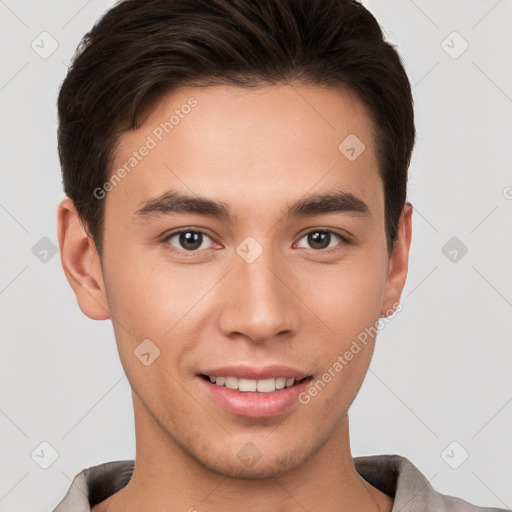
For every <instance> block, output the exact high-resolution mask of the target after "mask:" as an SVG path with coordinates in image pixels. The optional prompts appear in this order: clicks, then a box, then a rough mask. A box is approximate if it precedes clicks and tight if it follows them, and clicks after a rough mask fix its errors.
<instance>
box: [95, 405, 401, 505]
mask: <svg viewBox="0 0 512 512" xmlns="http://www.w3.org/2000/svg"><path fill="white" fill-rule="evenodd" d="M134 412H135V429H136V440H137V446H136V448H137V452H136V453H137V455H136V458H135V468H134V472H133V475H132V478H131V480H130V482H129V483H128V484H127V485H126V486H125V487H124V488H123V489H121V490H120V491H118V492H117V493H115V494H114V495H112V496H110V497H109V498H107V499H106V500H105V501H103V502H102V503H100V504H98V505H96V506H94V507H93V509H92V511H93V512H121V511H123V512H136V511H140V510H152V511H153V512H164V511H165V512H174V511H188V512H202V511H206V510H207V511H208V512H221V511H222V512H235V511H237V512H238V511H239V510H246V511H255V512H256V511H261V510H265V511H267V512H292V511H293V512H295V511H299V510H300V511H303V510H307V511H308V512H320V511H325V510H336V511H337V512H345V511H346V512H348V511H349V510H350V511H354V510H357V511H361V512H362V511H368V512H370V511H371V512H377V511H381V512H389V511H390V510H391V508H392V503H393V501H392V499H391V498H390V497H389V496H387V495H385V494H384V493H382V492H380V491H379V490H378V489H376V488H374V487H372V486H371V485H370V484H368V482H366V481H365V480H364V479H363V478H362V477H361V476H360V475H359V474H358V473H357V471H356V469H355V467H354V463H353V459H352V456H351V453H350V443H349V429H348V417H347V416H345V417H344V418H343V420H342V421H341V422H340V424H339V425H338V427H337V428H336V429H335V431H334V432H333V433H332V435H331V437H330V438H329V439H328V440H327V441H326V443H325V444H324V445H323V446H322V447H321V448H320V450H318V451H317V452H316V453H313V454H312V455H311V456H310V457H309V458H308V459H306V461H305V462H304V463H303V464H301V465H299V466H298V467H296V468H295V469H293V470H291V471H288V472H285V473H283V474H280V475H279V476H277V477H269V478H259V479H248V478H245V479H244V478H233V477H230V476H225V475H223V474H220V473H216V472H214V471H212V470H211V469H209V468H207V467H205V466H204V465H202V464H201V462H200V461H198V460H195V459H194V458H192V457H191V456H190V455H189V454H188V453H186V452H185V451H184V450H183V449H182V448H181V447H180V446H178V445H177V444H176V443H175V442H174V441H173V439H171V438H170V437H169V436H168V435H167V434H166V433H164V432H163V430H162V429H161V428H160V426H159V425H158V424H157V423H156V422H155V421H154V419H153V418H152V417H151V416H150V415H149V414H148V413H147V410H146V409H145V408H144V406H143V404H142V403H141V402H140V401H139V400H138V399H137V397H136V395H134Z"/></svg>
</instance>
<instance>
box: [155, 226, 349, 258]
mask: <svg viewBox="0 0 512 512" xmlns="http://www.w3.org/2000/svg"><path fill="white" fill-rule="evenodd" d="M181 233H199V234H201V235H204V236H207V237H208V238H210V239H212V237H211V236H210V235H208V233H206V232H205V231H201V230H200V229H179V230H177V231H173V232H172V233H169V234H168V235H166V236H165V238H164V239H163V243H164V244H166V245H167V246H168V245H171V244H170V242H169V240H170V239H171V238H172V237H174V236H176V235H180V234H181ZM311 233H329V234H330V235H334V236H335V237H338V238H339V239H340V241H341V242H342V243H341V245H348V244H350V243H351V242H350V240H349V239H348V238H347V237H345V236H343V235H341V234H340V233H338V232H337V231H333V230H332V229H327V228H326V229H321V228H316V229H312V230H310V231H308V232H306V233H304V234H303V235H302V236H301V237H300V238H299V241H300V240H302V239H303V238H304V237H306V236H308V235H310V234H311ZM338 245H340V244H338ZM172 247H173V248H172V249H170V250H175V251H177V252H180V253H183V254H185V256H186V257H191V258H193V257H195V256H196V255H197V254H199V253H201V252H202V251H206V250H207V249H196V250H193V251H186V250H184V249H178V248H176V247H174V246H172ZM300 249H304V248H303V247H301V248H300ZM340 249H341V248H340V247H338V246H335V247H331V248H329V249H311V250H312V251H314V252H315V253H331V252H335V251H338V250H340Z"/></svg>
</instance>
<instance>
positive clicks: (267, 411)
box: [198, 376, 312, 418]
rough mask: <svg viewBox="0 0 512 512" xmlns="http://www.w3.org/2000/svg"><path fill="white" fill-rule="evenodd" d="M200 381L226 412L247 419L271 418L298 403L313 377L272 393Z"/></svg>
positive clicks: (202, 379) (201, 378) (200, 378)
mask: <svg viewBox="0 0 512 512" xmlns="http://www.w3.org/2000/svg"><path fill="white" fill-rule="evenodd" d="M198 379H199V380H200V381H201V383H202V385H203V386H204V388H205V390H206V392H207V393H208V394H209V395H210V397H211V398H212V399H213V400H214V401H215V402H216V403H217V404H218V405H220V406H221V407H222V408H223V409H225V410H226V411H228V412H230V413H232V414H237V415H238V416H245V417H247V418H271V417H272V416H277V415H279V414H282V413H283V412H285V411H286V410H287V409H289V408H290V407H291V406H292V405H293V404H294V403H297V402H298V398H297V397H298V395H299V394H300V393H302V392H303V391H305V390H306V388H307V387H308V386H309V383H310V381H311V380H312V377H309V378H308V379H305V380H303V381H302V382H299V383H298V384H295V385H294V386H291V387H289V388H284V389H276V390H275V391H272V392H271V393H257V392H242V391H237V390H234V389H229V388H226V387H225V386H217V385H216V384H213V383H212V382H210V381H207V380H206V379H204V378H203V377H199V376H198Z"/></svg>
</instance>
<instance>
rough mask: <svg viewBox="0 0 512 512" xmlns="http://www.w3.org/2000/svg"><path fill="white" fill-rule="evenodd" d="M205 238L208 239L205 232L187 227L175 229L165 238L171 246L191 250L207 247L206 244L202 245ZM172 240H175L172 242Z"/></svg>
mask: <svg viewBox="0 0 512 512" xmlns="http://www.w3.org/2000/svg"><path fill="white" fill-rule="evenodd" d="M206 239H210V237H209V236H208V235H207V234H206V233H203V232H202V231H193V230H190V229H189V230H182V231H176V232H174V233H172V234H170V235H169V236H168V237H167V238H166V239H165V240H166V241H169V243H170V244H171V245H172V246H173V247H176V248H177V249H179V250H182V251H188V252H193V251H197V250H198V249H207V248H208V247H207V246H206V247H205V246H203V243H204V242H205V240H206ZM173 240H174V241H175V242H173Z"/></svg>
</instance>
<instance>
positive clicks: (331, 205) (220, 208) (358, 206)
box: [135, 190, 370, 222]
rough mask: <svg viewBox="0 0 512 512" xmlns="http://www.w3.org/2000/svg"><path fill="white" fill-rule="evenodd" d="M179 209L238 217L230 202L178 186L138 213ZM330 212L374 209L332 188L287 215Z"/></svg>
mask: <svg viewBox="0 0 512 512" xmlns="http://www.w3.org/2000/svg"><path fill="white" fill-rule="evenodd" d="M179 213H189V214H194V215H204V216H207V217H212V218H217V219H220V220H223V221H226V222H232V221H233V220H234V216H233V215H232V213H231V210H230V207H229V205H228V204H226V203H224V202H222V201H213V200H211V199H208V198H206V197H199V196H193V195H187V194H183V193H181V192H178V191H177V190H168V191H167V192H164V193H163V194H161V195H160V196H157V197H154V198H151V199H148V200H146V201H144V202H143V203H142V204H141V207H140V208H139V209H138V210H137V211H136V212H135V216H136V218H138V219H140V220H144V219H148V218H153V217H160V216H166V215H172V214H179ZM329 213H348V214H356V215H361V216H369V215H370V209H369V207H368V205H367V204H366V203H365V202H364V201H363V200H362V199H360V198H359V197H357V196H355V195H354V194H352V193H350V192H345V191H331V192H327V193H321V194H314V195H311V196H308V197H306V198H303V199H299V200H298V201H297V202H295V203H294V204H292V205H291V207H290V208H289V209H288V211H287V212H286V216H287V217H288V218H289V219H295V218H300V217H310V216H315V215H324V214H329Z"/></svg>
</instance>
